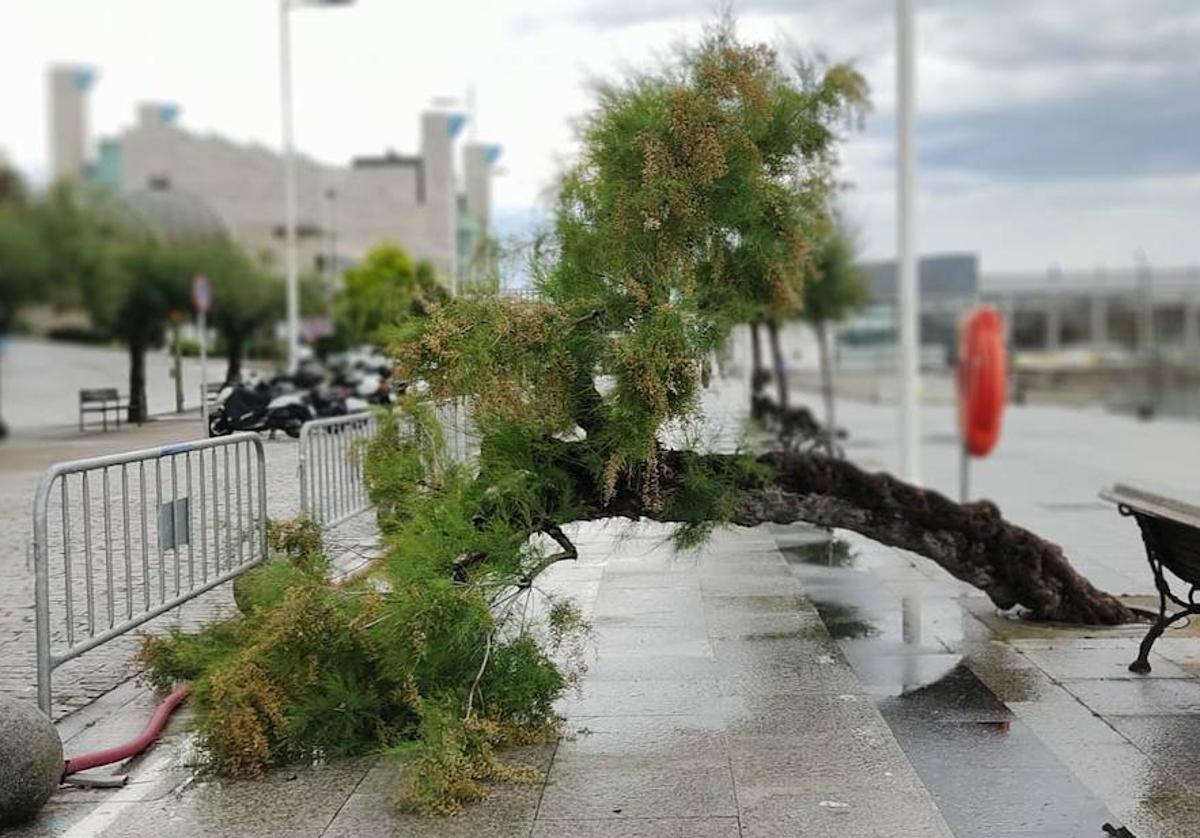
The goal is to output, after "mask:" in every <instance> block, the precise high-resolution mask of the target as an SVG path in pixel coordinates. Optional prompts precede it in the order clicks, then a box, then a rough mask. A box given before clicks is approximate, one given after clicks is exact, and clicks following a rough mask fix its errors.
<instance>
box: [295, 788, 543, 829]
mask: <svg viewBox="0 0 1200 838" xmlns="http://www.w3.org/2000/svg"><path fill="white" fill-rule="evenodd" d="M540 793H541V787H540V786H539V785H528V786H524V785H503V786H493V787H492V788H491V789H490V791H489V794H488V797H487V799H486V800H482V801H479V802H478V803H474V804H471V805H468V806H467V807H466V808H465V809H464V810H463V812H462V813H461V814H458V815H453V816H449V817H434V816H422V815H414V814H409V813H406V812H402V811H400V810H399V809H398V808H397V806H396V802H395V798H394V797H391V796H388V795H380V794H370V793H365V792H359V793H357V794H354V795H352V796H351V797H350V799H349V800H347V801H346V804H345V805H344V806H343V807H342V808H341V810H340V811H338V812H337V814H336V817H334V818H333V819H332V822H330V823H329V824H328V827H327V828H325V829H324V831H323V832H321V833H320V835H321V838H361V836H367V835H369V836H378V838H390V837H391V836H395V838H400V836H403V837H404V838H410V836H415V835H420V836H422V838H516V836H526V835H529V831H530V830H531V829H532V828H533V818H534V814H535V813H536V812H537V803H538V796H539V794H540ZM279 834H281V835H282V834H286V833H279Z"/></svg>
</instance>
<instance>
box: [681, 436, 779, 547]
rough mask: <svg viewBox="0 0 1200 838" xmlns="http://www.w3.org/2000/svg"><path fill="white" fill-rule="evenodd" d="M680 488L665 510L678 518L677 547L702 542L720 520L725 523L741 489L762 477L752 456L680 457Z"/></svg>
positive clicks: (729, 519)
mask: <svg viewBox="0 0 1200 838" xmlns="http://www.w3.org/2000/svg"><path fill="white" fill-rule="evenodd" d="M681 477H682V479H681V481H680V482H681V484H682V489H681V490H680V491H679V492H678V493H677V494H675V495H674V496H673V497H672V498H671V506H670V508H669V509H668V510H667V514H668V516H669V517H670V519H671V520H674V521H678V522H679V525H678V526H677V527H676V529H675V532H674V533H673V535H672V541H673V542H674V543H675V546H676V547H678V548H680V549H690V548H694V547H697V546H699V545H700V544H702V543H703V542H704V541H705V539H706V538H707V537H708V536H709V534H710V533H711V532H712V531H713V530H714V529H715V528H716V527H718V526H720V525H721V524H727V523H729V522H730V521H731V520H732V519H733V516H734V513H735V511H736V504H737V501H738V498H739V497H740V496H741V494H742V492H743V491H744V490H745V489H746V488H747V487H749V486H753V485H757V484H759V483H761V482H762V481H763V479H764V478H765V477H766V474H765V472H764V470H763V466H762V465H760V464H759V463H758V462H757V461H756V460H755V459H754V458H753V457H752V456H750V455H748V454H746V455H742V456H740V457H720V458H707V457H703V456H701V455H689V456H685V457H684V458H683V474H682V475H681Z"/></svg>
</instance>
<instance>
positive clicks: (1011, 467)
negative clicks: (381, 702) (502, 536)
mask: <svg viewBox="0 0 1200 838" xmlns="http://www.w3.org/2000/svg"><path fill="white" fill-rule="evenodd" d="M733 398H740V396H731V397H730V399H731V400H732V399H733ZM841 415H842V416H843V417H844V419H845V421H846V424H847V425H849V426H850V427H851V428H853V429H854V431H855V432H854V436H853V437H852V438H851V440H850V444H849V445H848V449H847V450H848V453H849V455H850V456H852V457H854V458H855V459H857V460H859V461H860V462H862V463H864V464H865V465H868V466H878V467H884V466H889V465H890V464H891V462H892V460H893V459H894V454H895V452H894V447H893V446H892V439H893V437H894V411H893V410H892V409H891V408H881V407H876V406H870V405H861V404H851V403H847V404H843V405H842V409H841ZM926 426H927V429H928V434H927V437H926V443H925V453H926V460H925V464H926V476H927V479H928V482H929V483H930V485H933V486H935V487H939V488H942V490H943V491H946V490H948V489H952V488H953V487H954V486H955V485H956V481H957V477H956V474H955V468H956V462H957V454H956V452H955V450H954V447H953V445H952V439H953V437H952V429H953V426H952V414H951V413H950V412H949V411H939V410H928V411H927V412H926ZM726 431H727V437H728V439H733V438H735V437H737V436H738V433H739V431H740V428H739V427H738V425H737V423H736V422H730V423H729V424H728V425H727V426H726ZM1006 434H1008V436H1006V438H1005V440H1004V441H1003V442H1002V443H1001V447H1000V448H999V449H998V450H997V452H996V455H995V456H994V457H993V458H991V459H990V460H988V461H985V462H983V463H979V464H977V465H976V469H975V476H974V484H975V487H976V492H977V494H976V496H987V497H991V498H993V499H995V500H996V501H998V502H999V503H1000V504H1001V506H1002V508H1003V509H1004V510H1005V512H1006V514H1008V515H1009V516H1010V517H1012V518H1013V519H1014V520H1017V521H1018V522H1020V523H1022V524H1023V525H1025V526H1028V527H1030V528H1031V529H1033V530H1035V531H1037V532H1039V533H1041V534H1043V535H1046V536H1047V537H1050V538H1051V539H1053V540H1056V541H1058V542H1060V543H1062V544H1063V545H1064V547H1065V548H1066V549H1067V552H1068V555H1069V556H1070V558H1071V559H1072V561H1073V562H1074V563H1075V564H1076V566H1077V567H1079V568H1080V569H1081V570H1082V571H1083V572H1084V573H1086V574H1087V575H1089V576H1090V577H1091V578H1092V579H1093V580H1094V581H1095V582H1097V584H1099V585H1101V586H1102V587H1106V588H1108V589H1109V590H1112V591H1114V592H1116V593H1120V594H1125V595H1129V596H1130V597H1131V598H1132V599H1133V600H1136V601H1140V602H1147V601H1148V600H1146V599H1145V598H1146V597H1147V596H1148V595H1150V594H1152V593H1153V585H1152V582H1151V578H1150V574H1149V572H1148V570H1147V569H1146V567H1145V564H1144V558H1143V553H1142V551H1141V544H1140V541H1139V539H1138V536H1137V532H1136V528H1135V527H1134V526H1133V525H1132V524H1131V523H1130V522H1129V521H1128V520H1126V519H1122V518H1120V517H1119V516H1118V515H1117V514H1116V513H1115V511H1113V510H1112V509H1111V508H1110V507H1107V506H1106V505H1104V504H1100V503H1098V502H1097V501H1096V500H1095V493H1096V492H1097V491H1098V490H1099V489H1100V488H1102V487H1104V486H1105V485H1108V484H1111V483H1112V482H1115V481H1118V480H1120V481H1123V482H1129V483H1132V484H1134V485H1142V486H1146V487H1148V488H1151V489H1156V488H1157V489H1165V490H1167V491H1168V492H1170V493H1173V494H1176V495H1178V496H1180V497H1183V498H1185V499H1186V498H1189V497H1193V498H1194V497H1195V494H1194V492H1193V493H1192V494H1189V488H1190V487H1191V485H1192V484H1191V483H1190V481H1191V476H1190V475H1191V472H1193V471H1194V457H1185V456H1180V455H1179V454H1180V452H1185V451H1188V450H1194V449H1189V448H1188V446H1189V445H1193V443H1192V442H1191V440H1192V439H1193V437H1194V434H1195V428H1194V426H1188V425H1183V424H1181V423H1155V424H1152V425H1143V424H1140V423H1138V422H1136V421H1134V420H1129V419H1122V418H1120V417H1110V416H1106V415H1103V414H1098V413H1096V414H1093V413H1085V412H1072V411H1064V410H1045V409H1026V410H1019V411H1013V412H1012V414H1010V417H1009V420H1008V426H1007V428H1006ZM947 440H950V441H951V442H948V441H947ZM665 535H666V531H665V530H663V529H661V528H655V527H647V526H638V527H635V528H633V529H632V530H628V529H626V527H624V526H623V525H612V526H604V525H599V524H589V525H587V526H584V527H577V528H575V536H576V539H577V541H578V543H579V545H580V548H581V559H580V561H579V562H578V563H575V564H572V565H559V566H556V567H555V568H554V569H553V571H552V572H551V575H550V576H549V577H547V578H546V580H545V586H546V587H547V588H548V589H550V590H555V591H559V592H561V593H566V594H570V595H571V596H573V597H575V598H576V600H577V601H578V602H579V603H580V604H581V606H583V607H584V609H585V611H586V612H587V613H588V614H589V615H590V616H591V618H592V619H593V621H594V623H595V626H596V658H595V660H594V662H593V663H592V666H591V669H590V671H589V673H588V676H587V678H586V679H585V682H584V684H583V688H582V691H581V692H580V693H579V694H578V695H573V696H571V697H570V698H569V699H568V700H567V701H565V702H564V703H563V705H562V711H563V713H564V714H565V716H566V718H567V729H566V733H565V735H564V737H563V739H562V740H561V741H560V742H559V743H558V744H557V745H556V746H547V747H544V748H537V749H527V750H526V751H525V752H523V753H521V754H519V755H514V756H519V757H520V758H522V759H524V760H526V761H528V762H531V763H533V764H535V765H538V766H540V767H543V768H544V769H545V773H546V776H545V780H544V781H543V782H542V783H540V784H535V785H531V786H512V787H508V786H502V787H498V788H496V789H495V792H494V794H493V797H492V799H490V800H489V801H486V802H484V803H481V804H479V805H477V806H473V807H470V808H469V809H468V811H467V812H466V813H465V814H464V815H463V816H462V817H459V818H454V819H450V820H435V821H429V820H417V819H414V818H412V817H410V816H406V815H402V814H400V813H398V812H397V810H396V808H395V806H394V804H393V802H392V798H393V794H394V790H395V789H396V788H397V786H398V784H399V780H398V779H397V774H398V772H401V771H402V769H401V768H399V767H398V766H396V765H394V764H391V763H389V762H386V761H383V760H380V759H373V758H368V759H361V760H351V761H346V762H340V763H337V764H334V765H331V766H323V767H319V768H304V769H289V770H283V771H279V772H275V773H273V774H272V776H271V778H270V779H269V780H268V781H266V782H264V783H231V782H224V781H217V780H214V779H211V778H208V777H206V776H205V775H204V774H203V773H200V772H197V770H196V769H195V767H193V766H192V765H191V763H192V762H193V761H194V754H192V753H191V751H190V749H189V748H188V747H187V746H186V737H185V734H184V732H183V731H184V721H185V720H181V721H180V722H179V723H176V724H175V725H174V727H173V730H174V733H173V734H172V736H171V738H170V740H169V741H168V742H167V743H166V744H165V745H164V746H163V747H160V748H159V749H158V750H156V751H155V752H153V753H151V754H149V755H148V756H147V757H145V758H143V759H142V760H140V761H139V762H138V763H136V764H134V765H133V766H132V767H131V768H132V775H133V777H134V783H133V784H132V785H131V786H130V787H129V789H128V790H123V791H120V792H102V791H91V792H80V791H76V790H72V791H68V792H64V793H62V794H60V795H59V796H58V797H56V798H55V800H54V801H53V802H52V804H51V806H50V807H49V808H48V810H47V813H46V815H45V817H44V818H43V819H42V820H41V821H39V822H38V824H36V825H35V826H34V827H33V828H31V829H30V830H26V831H18V832H15V833H14V834H16V835H20V836H21V838H24V836H26V835H70V836H72V838H75V836H79V835H111V836H116V835H158V834H164V833H171V834H178V835H181V836H187V835H239V836H240V835H247V836H250V835H256V836H257V835H313V836H335V835H336V836H347V835H360V834H379V835H418V834H419V835H432V836H437V835H445V836H457V835H472V836H489V835H513V836H516V835H521V836H530V835H532V836H567V835H572V836H574V835H582V836H593V835H595V836H654V838H660V836H668V837H669V836H679V838H683V837H684V836H689V838H690V836H700V838H705V836H721V837H722V838H724V836H758V835H763V836H773V835H780V836H782V835H788V836H793V835H802V836H822V835H830V836H833V835H837V836H859V835H866V836H871V835H879V836H884V835H886V836H926V835H931V836H939V835H941V836H950V835H953V836H957V838H965V837H966V836H972V837H973V836H985V835H986V836H1049V837H1050V838H1058V837H1059V836H1084V837H1085V838H1086V836H1103V835H1104V833H1103V832H1102V831H1101V827H1102V825H1103V824H1104V823H1105V822H1109V823H1112V824H1114V825H1116V826H1125V827H1128V829H1129V830H1130V831H1131V833H1132V834H1133V835H1135V836H1137V838H1148V836H1152V837H1154V838H1187V836H1200V785H1198V782H1200V760H1197V759H1195V758H1194V755H1195V754H1196V753H1197V752H1198V751H1200V724H1198V723H1197V713H1200V681H1197V680H1196V675H1197V674H1198V673H1200V626H1197V625H1187V626H1184V627H1182V628H1180V629H1178V630H1172V631H1168V632H1167V635H1166V636H1165V637H1164V638H1163V639H1162V640H1160V641H1159V643H1158V644H1157V645H1156V646H1155V653H1154V655H1153V656H1152V658H1151V662H1152V664H1153V667H1154V669H1153V672H1152V673H1151V674H1150V675H1149V676H1135V675H1133V674H1131V673H1129V672H1128V671H1127V669H1126V666H1127V665H1128V663H1129V661H1131V660H1132V659H1133V657H1134V655H1135V654H1136V648H1137V644H1138V641H1139V640H1140V638H1141V635H1142V634H1143V632H1144V627H1141V626H1129V627H1119V628H1109V629H1089V628H1079V627H1070V628H1068V627H1059V626H1049V625H1032V624H1028V623H1025V622H1022V621H1019V620H1014V619H1011V618H1010V617H1008V616H1006V615H1001V614H997V613H996V611H995V609H994V608H993V607H992V606H991V604H990V603H989V602H988V600H987V599H986V598H985V597H983V596H982V595H981V594H980V593H979V592H977V591H975V590H974V589H972V588H970V587H969V586H966V585H964V584H962V583H959V582H957V581H956V580H953V579H952V578H950V577H949V576H948V575H947V574H945V573H944V572H943V571H941V570H940V568H938V567H936V566H935V565H933V564H932V563H930V562H928V561H926V560H924V559H921V558H919V557H916V556H912V555H910V554H906V553H904V552H902V551H897V550H892V549H890V548H886V547H882V546H880V545H877V544H874V543H872V542H870V541H867V540H866V539H862V538H860V537H858V536H855V535H853V534H850V533H842V532H838V533H835V534H834V538H833V539H830V538H829V536H828V535H827V534H825V533H819V532H814V531H812V530H809V529H807V528H804V527H786V528H783V527H775V528H759V529H756V530H752V531H747V530H736V531H728V532H723V533H719V534H718V535H717V536H716V538H715V539H714V541H713V542H712V543H711V544H710V545H709V546H708V547H706V548H704V549H703V550H701V551H699V552H696V553H688V554H682V555H676V554H674V553H672V551H671V550H670V549H669V548H668V547H667V546H666V545H665V544H664V542H663V539H664V536H665ZM1138 598H1142V599H1138ZM150 706H151V703H150V701H149V699H148V697H147V696H146V695H145V693H144V692H142V691H139V690H138V689H137V688H136V687H135V686H134V685H132V684H126V685H125V686H123V687H121V688H120V689H119V690H117V691H115V692H112V693H109V694H108V695H106V696H105V697H104V698H103V699H101V701H100V702H96V703H94V704H93V705H91V706H89V707H88V708H86V709H85V710H84V711H82V712H81V713H76V714H74V715H72V716H71V717H69V718H68V719H67V720H66V721H65V722H64V723H63V726H62V728H61V729H63V730H64V732H65V734H66V738H67V739H68V748H67V750H68V751H69V752H73V751H76V750H78V749H81V748H82V747H83V746H85V745H87V746H88V747H94V743H101V742H104V743H107V742H108V741H110V740H111V738H112V737H113V736H114V735H115V733H116V732H117V731H120V730H122V728H121V727H120V724H125V725H134V724H136V722H131V721H128V720H130V719H141V718H144V717H145V715H146V714H147V713H148V712H149V708H150ZM117 719H125V720H126V721H125V722H121V723H118V722H117V721H116V720H117ZM121 795H124V796H121Z"/></svg>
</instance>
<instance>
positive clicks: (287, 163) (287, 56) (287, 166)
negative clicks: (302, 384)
mask: <svg viewBox="0 0 1200 838" xmlns="http://www.w3.org/2000/svg"><path fill="white" fill-rule="evenodd" d="M352 2H354V0H279V92H280V111H281V117H282V120H281V121H282V126H283V240H284V241H283V250H284V269H285V271H286V272H287V275H286V280H287V326H288V328H287V332H288V370H289V371H290V372H295V371H296V368H297V367H298V366H299V365H300V265H299V257H298V256H297V254H296V151H295V148H294V146H293V142H292V34H291V21H290V18H289V13H290V12H291V10H292V9H293V8H294V7H296V6H348V5H350V4H351V3H352Z"/></svg>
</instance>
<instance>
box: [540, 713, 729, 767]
mask: <svg viewBox="0 0 1200 838" xmlns="http://www.w3.org/2000/svg"><path fill="white" fill-rule="evenodd" d="M720 721H721V718H720V716H719V715H716V714H713V715H706V714H700V715H695V716H603V717H590V718H582V719H578V720H576V721H572V722H569V723H568V724H567V725H566V727H565V729H564V731H563V735H562V737H561V739H560V740H559V743H558V747H557V750H556V751H555V754H554V764H555V766H559V767H561V766H567V767H573V766H576V765H579V766H586V765H594V766H600V765H604V764H609V765H612V764H620V763H627V764H630V765H635V764H652V763H659V764H675V763H679V762H685V763H691V764H699V763H708V764H725V763H727V761H728V752H727V747H726V739H725V732H724V729H723V727H722V726H721V724H720Z"/></svg>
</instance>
